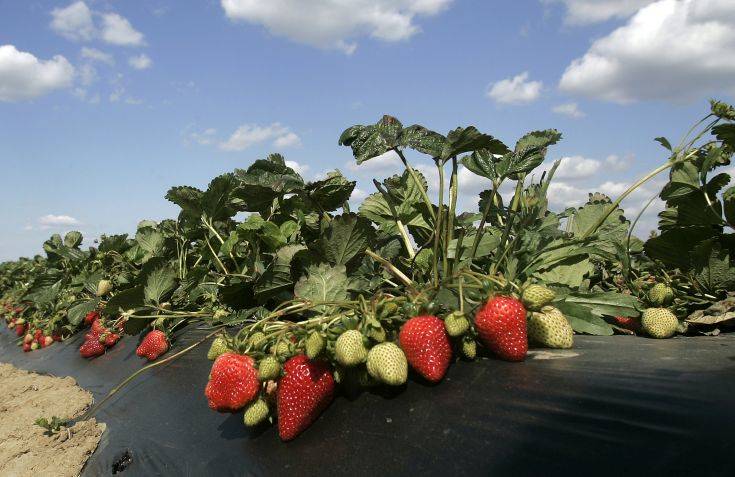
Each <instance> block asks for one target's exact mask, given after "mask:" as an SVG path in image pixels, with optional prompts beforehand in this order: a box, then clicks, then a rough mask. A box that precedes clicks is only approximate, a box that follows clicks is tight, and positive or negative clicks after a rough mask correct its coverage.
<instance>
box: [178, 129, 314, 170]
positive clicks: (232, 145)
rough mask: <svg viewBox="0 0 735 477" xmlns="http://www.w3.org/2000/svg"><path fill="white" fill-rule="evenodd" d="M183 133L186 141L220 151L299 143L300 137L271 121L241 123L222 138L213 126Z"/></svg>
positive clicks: (284, 146)
mask: <svg viewBox="0 0 735 477" xmlns="http://www.w3.org/2000/svg"><path fill="white" fill-rule="evenodd" d="M184 134H185V141H186V142H195V143H197V144H200V145H203V146H210V145H216V146H217V147H218V148H219V149H220V150H222V151H244V150H245V149H248V148H250V147H252V146H255V145H257V144H262V143H265V142H271V144H272V145H273V146H274V147H277V148H288V147H297V146H300V145H301V138H300V137H299V136H298V135H297V134H296V133H294V132H293V131H291V130H290V129H289V128H288V127H286V126H283V125H282V124H281V123H272V124H270V125H267V126H260V125H257V124H243V125H242V126H240V127H238V128H237V129H236V130H235V132H233V133H232V134H231V135H230V136H229V137H228V138H227V139H224V140H223V139H221V138H220V136H219V135H218V134H217V130H216V129H214V128H208V129H205V130H203V131H201V132H197V131H195V132H189V133H186V132H185V133H184ZM294 164H296V163H294ZM299 167H300V168H301V170H304V171H305V170H306V169H305V166H299Z"/></svg>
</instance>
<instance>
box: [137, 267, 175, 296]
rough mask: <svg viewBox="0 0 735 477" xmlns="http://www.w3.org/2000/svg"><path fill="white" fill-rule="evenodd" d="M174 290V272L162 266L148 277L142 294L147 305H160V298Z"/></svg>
mask: <svg viewBox="0 0 735 477" xmlns="http://www.w3.org/2000/svg"><path fill="white" fill-rule="evenodd" d="M174 288H176V271H175V270H174V269H172V268H171V267H169V266H163V267H160V268H158V269H156V270H154V271H153V272H152V273H151V274H150V275H148V280H147V281H146V284H145V289H144V291H143V294H144V296H145V301H146V302H147V303H153V304H156V305H158V304H160V303H161V301H162V298H163V297H165V296H166V295H168V294H169V293H170V292H172V291H173V290H174Z"/></svg>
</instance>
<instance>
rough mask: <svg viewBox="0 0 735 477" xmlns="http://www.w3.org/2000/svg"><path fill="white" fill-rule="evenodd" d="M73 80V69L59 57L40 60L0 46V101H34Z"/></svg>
mask: <svg viewBox="0 0 735 477" xmlns="http://www.w3.org/2000/svg"><path fill="white" fill-rule="evenodd" d="M73 81H74V67H73V66H72V65H71V63H69V61H67V59H66V58H64V57H63V56H61V55H56V56H54V57H53V58H52V59H50V60H40V59H38V58H36V57H35V56H34V55H32V54H31V53H28V52H25V51H18V49H16V48H15V46H13V45H2V46H0V101H22V100H27V99H33V98H37V97H39V96H43V95H44V94H47V93H50V92H51V91H54V90H57V89H64V88H68V87H70V86H71V85H72V82H73Z"/></svg>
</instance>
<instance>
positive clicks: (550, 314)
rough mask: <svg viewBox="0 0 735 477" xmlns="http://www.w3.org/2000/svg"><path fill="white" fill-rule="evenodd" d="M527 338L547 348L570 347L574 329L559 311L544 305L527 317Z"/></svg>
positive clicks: (572, 341)
mask: <svg viewBox="0 0 735 477" xmlns="http://www.w3.org/2000/svg"><path fill="white" fill-rule="evenodd" d="M528 339H529V341H531V342H532V343H535V344H537V345H540V346H545V347H547V348H562V349H564V348H571V347H572V344H573V343H574V330H572V326H571V325H570V324H569V321H568V320H567V319H566V317H565V316H564V315H563V314H562V312H561V311H559V310H558V309H557V308H554V307H553V306H545V307H543V308H541V311H534V312H532V313H531V316H530V317H529V318H528Z"/></svg>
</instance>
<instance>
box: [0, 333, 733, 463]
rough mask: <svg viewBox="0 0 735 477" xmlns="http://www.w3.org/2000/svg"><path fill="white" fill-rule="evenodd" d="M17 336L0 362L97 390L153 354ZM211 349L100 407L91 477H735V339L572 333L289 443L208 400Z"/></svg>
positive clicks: (346, 410)
mask: <svg viewBox="0 0 735 477" xmlns="http://www.w3.org/2000/svg"><path fill="white" fill-rule="evenodd" d="M196 336H201V332H189V333H187V334H186V335H185V336H184V337H182V338H181V339H180V340H179V341H178V342H177V343H176V344H175V347H174V349H177V348H181V347H183V346H184V345H185V344H186V343H189V342H192V341H194V339H195V337H196ZM14 338H15V337H14V335H12V334H11V333H10V332H8V331H7V330H4V331H2V332H0V361H1V362H7V363H12V364H13V365H15V366H17V367H19V368H23V369H28V370H32V371H37V372H42V373H50V374H53V375H57V376H73V377H74V378H75V379H76V380H77V382H78V383H79V385H80V386H82V387H83V388H86V389H88V390H89V391H91V392H92V393H93V394H94V396H95V399H96V400H100V399H102V397H104V396H105V394H106V393H107V392H108V391H109V390H110V389H111V388H112V387H114V386H115V385H116V384H118V383H119V382H120V381H121V380H123V379H124V378H125V377H127V376H129V375H130V374H131V373H132V372H134V371H135V370H137V369H140V367H142V366H143V365H144V364H145V363H144V361H143V360H142V359H140V358H138V357H137V356H135V347H136V346H137V339H136V338H135V337H129V336H128V337H125V338H124V339H123V340H122V341H120V342H119V343H118V344H117V345H116V346H115V347H114V348H112V349H111V350H110V351H109V352H108V353H107V354H106V355H104V356H102V357H99V358H97V359H94V360H92V361H87V360H84V359H82V358H81V357H80V356H79V352H78V347H79V344H80V341H81V339H82V334H78V335H77V336H75V337H74V338H73V339H71V340H68V341H66V342H64V343H56V344H54V345H53V346H52V347H50V348H48V349H44V350H39V351H35V352H31V353H23V352H21V351H20V349H19V348H17V347H16V346H15V344H14V343H15V339H14ZM207 348H208V343H205V344H203V345H201V346H199V347H198V348H196V349H195V350H194V351H192V352H190V353H188V354H186V355H185V356H183V357H181V358H179V359H177V360H175V361H174V362H172V363H169V364H166V365H163V366H161V367H159V368H155V369H154V370H152V371H149V372H147V373H145V374H143V375H142V376H140V377H138V378H137V379H136V380H135V381H134V382H132V383H131V384H129V385H128V386H127V387H126V388H124V389H123V390H122V391H121V392H120V393H118V394H117V395H116V396H115V397H113V398H112V399H111V400H110V401H108V403H106V404H105V406H104V407H103V408H102V409H101V410H100V412H99V413H98V414H97V418H98V420H100V421H102V422H105V423H107V426H108V427H107V431H106V432H105V434H104V436H103V438H102V442H101V443H100V446H99V448H98V450H97V452H95V454H94V455H93V456H92V457H91V458H90V460H89V462H88V463H87V466H86V467H85V469H84V472H83V475H85V476H102V475H110V474H112V473H113V471H117V472H118V474H119V475H124V476H133V475H135V476H137V475H140V476H153V475H176V476H185V475H216V476H227V475H238V476H241V475H299V476H300V475H350V476H352V477H354V476H360V475H405V474H412V475H491V474H492V475H513V476H520V475H533V476H541V475H543V476H547V475H556V474H565V475H570V474H571V475H577V474H585V475H644V474H645V475H647V476H651V475H722V476H733V475H735V439H733V432H734V431H735V335H730V336H726V335H725V336H718V337H698V338H674V339H670V340H652V339H646V338H636V337H629V336H613V337H592V336H577V337H575V348H574V349H573V350H570V351H549V352H541V353H534V354H533V355H532V356H531V357H530V358H529V359H528V360H527V361H526V362H524V363H505V362H502V361H498V360H495V359H492V358H489V359H488V358H484V359H481V360H479V361H478V362H475V363H468V362H458V363H455V364H454V365H452V366H451V367H450V369H449V372H448V374H447V376H446V378H445V379H444V381H443V382H441V383H440V384H438V385H428V384H425V383H423V382H421V381H420V380H418V379H417V378H415V377H412V379H410V380H409V383H408V385H407V386H406V387H405V389H401V390H399V391H397V392H392V393H386V392H385V391H378V392H363V393H361V394H359V395H356V396H348V397H346V396H339V397H337V398H336V399H335V401H334V402H333V403H332V405H331V406H330V407H329V408H328V409H327V410H326V411H325V412H324V414H323V415H322V417H321V418H320V419H319V420H318V421H317V422H316V423H315V424H314V425H312V426H311V428H309V429H308V430H307V431H306V432H305V433H304V434H302V435H301V436H300V437H298V438H296V439H295V440H294V441H292V442H289V443H285V444H284V443H282V442H281V441H280V440H279V439H278V435H277V431H276V429H275V427H274V426H265V427H262V428H259V429H256V430H249V429H247V428H246V427H245V426H244V425H243V424H242V413H239V414H218V413H216V412H214V411H211V410H210V409H209V408H208V407H207V402H206V399H205V397H204V386H205V384H206V382H207V375H208V373H209V367H210V365H211V362H210V361H208V360H207V359H206V357H205V354H206V351H207ZM1 394H2V391H1V390H0V395H1Z"/></svg>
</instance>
